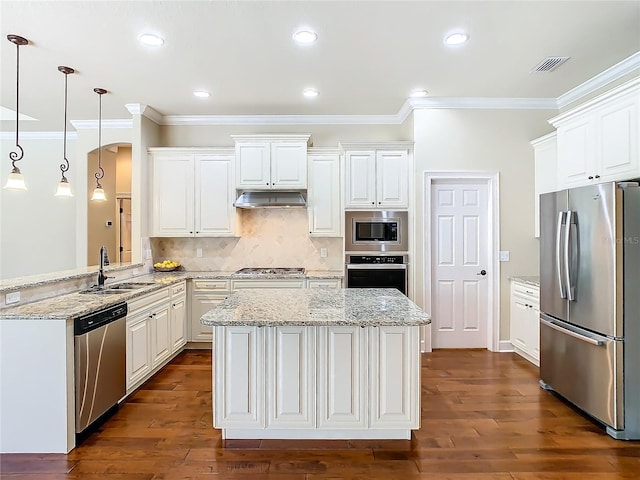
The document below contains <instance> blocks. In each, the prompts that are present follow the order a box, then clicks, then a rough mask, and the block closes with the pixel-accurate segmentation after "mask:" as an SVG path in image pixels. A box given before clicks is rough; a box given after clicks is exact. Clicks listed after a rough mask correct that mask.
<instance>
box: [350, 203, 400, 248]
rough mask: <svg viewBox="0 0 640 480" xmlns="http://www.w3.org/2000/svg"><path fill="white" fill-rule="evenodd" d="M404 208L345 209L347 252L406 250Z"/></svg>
mask: <svg viewBox="0 0 640 480" xmlns="http://www.w3.org/2000/svg"><path fill="white" fill-rule="evenodd" d="M407 218H408V216H407V212H393V211H385V210H368V211H347V212H345V229H344V233H345V235H344V249H345V251H346V252H360V251H364V252H372V251H376V252H408V251H409V235H408V234H407V231H408V225H407V222H408V220H407Z"/></svg>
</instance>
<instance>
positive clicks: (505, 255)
mask: <svg viewBox="0 0 640 480" xmlns="http://www.w3.org/2000/svg"><path fill="white" fill-rule="evenodd" d="M500 261H501V262H508V261H509V250H500Z"/></svg>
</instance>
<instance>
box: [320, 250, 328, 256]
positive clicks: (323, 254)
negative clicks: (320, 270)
mask: <svg viewBox="0 0 640 480" xmlns="http://www.w3.org/2000/svg"><path fill="white" fill-rule="evenodd" d="M320 256H321V257H322V258H327V249H326V248H321V249H320Z"/></svg>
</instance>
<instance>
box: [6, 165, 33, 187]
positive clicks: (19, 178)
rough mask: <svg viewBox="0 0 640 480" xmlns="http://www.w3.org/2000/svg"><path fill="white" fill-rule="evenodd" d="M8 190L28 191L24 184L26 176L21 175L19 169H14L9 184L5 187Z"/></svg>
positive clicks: (8, 180) (8, 179)
mask: <svg viewBox="0 0 640 480" xmlns="http://www.w3.org/2000/svg"><path fill="white" fill-rule="evenodd" d="M4 188H5V189H6V190H26V189H27V186H26V185H25V183H24V176H23V175H22V173H20V170H19V169H18V168H14V169H13V170H12V171H11V173H10V174H9V177H8V178H7V183H6V185H5V186H4Z"/></svg>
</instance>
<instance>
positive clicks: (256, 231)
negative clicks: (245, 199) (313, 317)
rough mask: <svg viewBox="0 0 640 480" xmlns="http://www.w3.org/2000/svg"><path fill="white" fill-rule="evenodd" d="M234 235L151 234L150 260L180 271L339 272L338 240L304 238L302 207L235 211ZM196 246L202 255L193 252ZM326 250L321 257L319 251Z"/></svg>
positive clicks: (340, 242) (340, 245)
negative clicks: (181, 267) (300, 269)
mask: <svg viewBox="0 0 640 480" xmlns="http://www.w3.org/2000/svg"><path fill="white" fill-rule="evenodd" d="M239 216H240V219H239V224H240V229H241V232H240V236H239V237H234V238H152V239H151V247H152V251H153V261H154V262H158V261H162V260H166V259H170V260H176V261H178V262H180V263H181V264H182V265H184V267H185V269H186V270H195V271H223V272H233V271H235V270H238V269H240V268H244V267H285V268H286V267H304V268H306V269H307V270H340V271H341V270H343V256H342V249H343V240H342V238H309V233H308V232H309V224H308V220H307V209H306V208H294V209H287V208H273V209H266V208H263V209H259V208H258V209H255V210H254V209H251V210H242V209H241V210H240V215H239ZM199 248H201V249H202V257H201V258H199V257H197V256H196V253H197V249H199ZM321 248H326V249H327V257H326V258H323V257H321V256H320V249H321Z"/></svg>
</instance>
